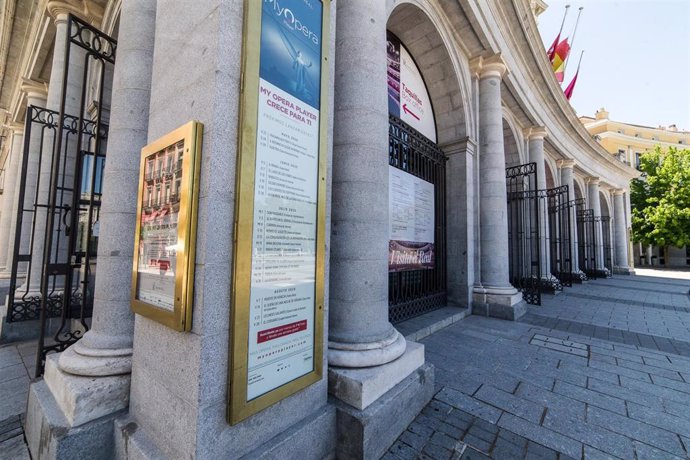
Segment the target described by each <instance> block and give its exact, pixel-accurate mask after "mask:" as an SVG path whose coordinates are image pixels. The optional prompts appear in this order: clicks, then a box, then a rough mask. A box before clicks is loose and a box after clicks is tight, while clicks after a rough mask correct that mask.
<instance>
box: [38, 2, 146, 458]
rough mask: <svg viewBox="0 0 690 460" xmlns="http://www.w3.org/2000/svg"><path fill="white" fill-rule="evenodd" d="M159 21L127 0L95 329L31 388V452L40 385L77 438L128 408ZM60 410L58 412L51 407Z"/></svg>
mask: <svg viewBox="0 0 690 460" xmlns="http://www.w3.org/2000/svg"><path fill="white" fill-rule="evenodd" d="M155 21H156V6H155V2H150V1H148V0H123V2H122V10H121V14H120V26H119V41H118V48H117V55H116V65H115V70H114V77H113V93H112V107H111V112H110V113H111V115H110V131H109V136H108V159H107V161H106V166H105V172H104V182H103V202H102V206H101V211H100V242H99V247H98V273H97V275H96V285H95V295H94V306H93V318H92V324H91V329H90V330H89V331H88V332H87V333H86V334H85V336H84V337H83V338H82V339H81V340H80V341H78V342H77V343H76V344H74V345H73V346H71V347H70V348H68V349H67V350H66V351H64V352H63V353H62V354H60V355H59V360H58V359H56V358H55V355H51V357H49V359H48V360H47V363H46V372H45V378H44V381H43V382H39V383H37V384H34V385H33V386H32V391H31V393H30V396H29V411H28V412H29V415H30V416H29V418H28V419H27V439H29V447H30V449H31V451H32V452H34V449H38V448H39V443H40V442H45V443H47V441H42V440H43V439H44V438H45V433H42V432H41V429H40V428H41V423H42V421H41V419H40V417H43V418H44V419H45V418H49V411H48V410H47V409H46V410H45V412H43V411H41V412H39V413H38V414H37V411H36V410H35V407H36V406H37V405H46V404H48V405H49V404H50V403H48V402H46V401H45V400H43V401H40V402H39V400H41V399H44V398H45V396H43V395H45V394H46V389H45V387H40V386H38V385H47V390H49V391H50V392H51V393H52V397H53V398H54V402H52V405H51V407H50V410H53V411H54V410H56V409H57V410H60V411H61V412H62V414H63V416H64V418H65V420H67V422H68V424H69V427H70V428H72V427H76V426H79V427H80V428H79V430H80V431H79V433H83V432H85V431H86V430H92V431H93V432H94V433H100V431H99V430H101V431H102V430H104V429H105V430H106V431H107V430H112V418H111V419H110V420H109V421H107V420H108V417H109V416H114V415H113V414H116V413H118V411H121V410H122V409H125V408H126V407H127V406H128V404H129V384H130V371H131V357H132V338H133V328H134V314H133V313H132V312H131V310H130V290H131V273H132V256H133V251H134V249H133V245H134V234H133V232H134V228H135V220H136V199H137V186H138V185H137V184H138V180H139V159H140V156H139V152H140V151H141V148H142V147H143V146H144V145H146V143H147V133H148V119H149V101H150V88H151V69H152V62H153V45H154V31H155ZM56 403H57V406H58V407H57V408H54V406H55V404H56ZM32 416H33V417H32ZM96 419H98V420H96ZM94 420H95V421H94ZM103 420H106V422H105V425H104V422H103ZM90 422H93V423H90ZM87 424H88V425H87ZM43 425H44V426H45V423H44V424H43ZM87 426H88V427H89V428H87ZM104 426H105V428H104ZM75 435H76V436H83V434H78V433H75ZM51 436H52V437H54V438H55V439H56V441H55V442H63V440H65V441H64V442H69V441H68V440H67V439H68V438H69V434H68V435H67V436H65V435H64V433H59V432H57V431H56V432H55V433H53V432H52V431H51ZM102 436H106V435H105V434H103V435H102ZM107 436H108V437H110V436H112V431H107ZM75 444H80V443H75ZM84 448H89V446H88V445H86V446H84ZM85 455H87V454H85ZM75 456H78V455H75ZM34 457H35V454H34ZM35 458H36V457H35Z"/></svg>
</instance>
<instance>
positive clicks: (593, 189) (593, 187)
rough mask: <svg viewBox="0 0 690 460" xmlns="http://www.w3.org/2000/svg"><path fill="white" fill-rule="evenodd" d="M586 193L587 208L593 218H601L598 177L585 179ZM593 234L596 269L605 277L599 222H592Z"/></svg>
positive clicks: (602, 242) (602, 234)
mask: <svg viewBox="0 0 690 460" xmlns="http://www.w3.org/2000/svg"><path fill="white" fill-rule="evenodd" d="M587 191H588V195H589V208H590V209H592V211H593V212H594V217H595V218H596V217H601V201H600V198H599V178H598V177H588V178H587ZM594 234H595V237H596V269H597V271H598V272H601V274H602V275H605V274H606V273H605V272H607V269H606V267H604V240H603V236H604V233H603V230H602V226H601V221H600V220H599V221H596V222H594Z"/></svg>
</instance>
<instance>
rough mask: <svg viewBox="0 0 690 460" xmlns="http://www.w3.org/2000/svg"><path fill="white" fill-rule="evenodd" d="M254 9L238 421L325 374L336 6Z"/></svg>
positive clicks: (246, 108)
mask: <svg viewBox="0 0 690 460" xmlns="http://www.w3.org/2000/svg"><path fill="white" fill-rule="evenodd" d="M245 8H246V9H247V19H246V22H245V49H244V53H245V55H244V60H245V61H244V68H245V79H246V81H247V84H246V85H245V87H244V92H243V95H242V104H243V107H242V116H243V121H242V136H243V138H242V139H241V141H240V143H241V145H240V168H241V169H240V180H239V182H238V189H239V190H238V197H237V209H238V212H237V243H236V260H235V273H234V282H233V301H234V302H233V330H234V333H233V344H232V353H231V365H232V368H231V370H230V372H231V391H230V393H231V395H230V410H229V418H230V422H231V423H237V422H238V421H239V420H242V419H243V418H246V417H247V416H249V415H251V414H252V413H255V412H257V411H259V410H262V409H263V408H265V407H268V406H269V405H271V404H274V403H275V402H277V401H279V400H280V399H282V398H284V397H286V396H288V395H289V394H292V393H294V392H296V391H298V390H299V389H301V388H304V387H305V386H307V385H309V384H311V383H313V382H315V381H318V380H319V379H320V378H321V374H322V370H321V367H322V363H321V360H322V356H323V355H322V353H323V350H322V347H323V341H322V335H323V324H322V323H323V276H324V274H323V267H324V264H323V258H324V232H325V225H324V222H325V196H324V195H325V174H326V171H325V164H326V162H325V155H326V149H325V147H324V146H325V144H326V136H325V134H324V129H325V126H326V122H325V119H324V116H323V113H324V107H323V105H322V101H324V100H325V99H326V95H327V88H324V85H325V83H324V82H325V81H327V80H326V79H325V73H326V72H325V69H324V67H325V66H324V63H325V62H326V52H327V49H328V46H327V44H326V43H324V39H325V38H326V39H327V37H328V34H324V25H325V24H326V23H325V22H324V18H328V15H327V14H326V13H327V10H328V4H327V3H326V2H321V1H317V0H264V1H262V2H255V1H247V2H245ZM254 21H257V22H258V24H257V23H254ZM257 27H258V29H259V31H257V30H256V29H257ZM254 39H258V40H257V41H258V43H259V46H258V49H256V47H255V46H252V45H253V43H254V42H253V40H254ZM326 41H327V40H326ZM255 53H258V60H257V59H256V58H257V56H256V54H255ZM256 64H258V69H257V68H256ZM249 132H251V133H252V134H251V139H247V138H246V137H247V136H248V133H249Z"/></svg>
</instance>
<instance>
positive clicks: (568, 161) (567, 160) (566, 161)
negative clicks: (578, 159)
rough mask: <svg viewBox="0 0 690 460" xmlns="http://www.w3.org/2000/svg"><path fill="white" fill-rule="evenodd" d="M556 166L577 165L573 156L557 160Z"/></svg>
mask: <svg viewBox="0 0 690 460" xmlns="http://www.w3.org/2000/svg"><path fill="white" fill-rule="evenodd" d="M556 166H558V167H559V168H560V169H566V168H570V169H572V168H574V167H575V160H573V159H572V158H565V159H560V160H556Z"/></svg>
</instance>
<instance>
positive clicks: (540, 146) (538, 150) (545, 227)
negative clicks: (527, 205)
mask: <svg viewBox="0 0 690 460" xmlns="http://www.w3.org/2000/svg"><path fill="white" fill-rule="evenodd" d="M546 135H547V133H546V128H544V127H543V126H535V127H532V128H528V129H527V130H525V137H526V138H527V139H528V151H529V161H530V163H536V164H537V190H546V163H545V162H544V138H545V137H546ZM538 203H539V211H538V212H539V271H540V272H541V279H542V281H541V283H542V288H543V289H544V290H545V291H546V292H551V293H554V292H555V291H558V290H561V289H563V286H562V285H561V282H560V281H559V280H558V278H556V277H554V276H553V274H552V273H551V246H550V235H551V234H550V228H549V212H548V211H549V210H548V204H549V203H548V199H546V198H544V199H538Z"/></svg>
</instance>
